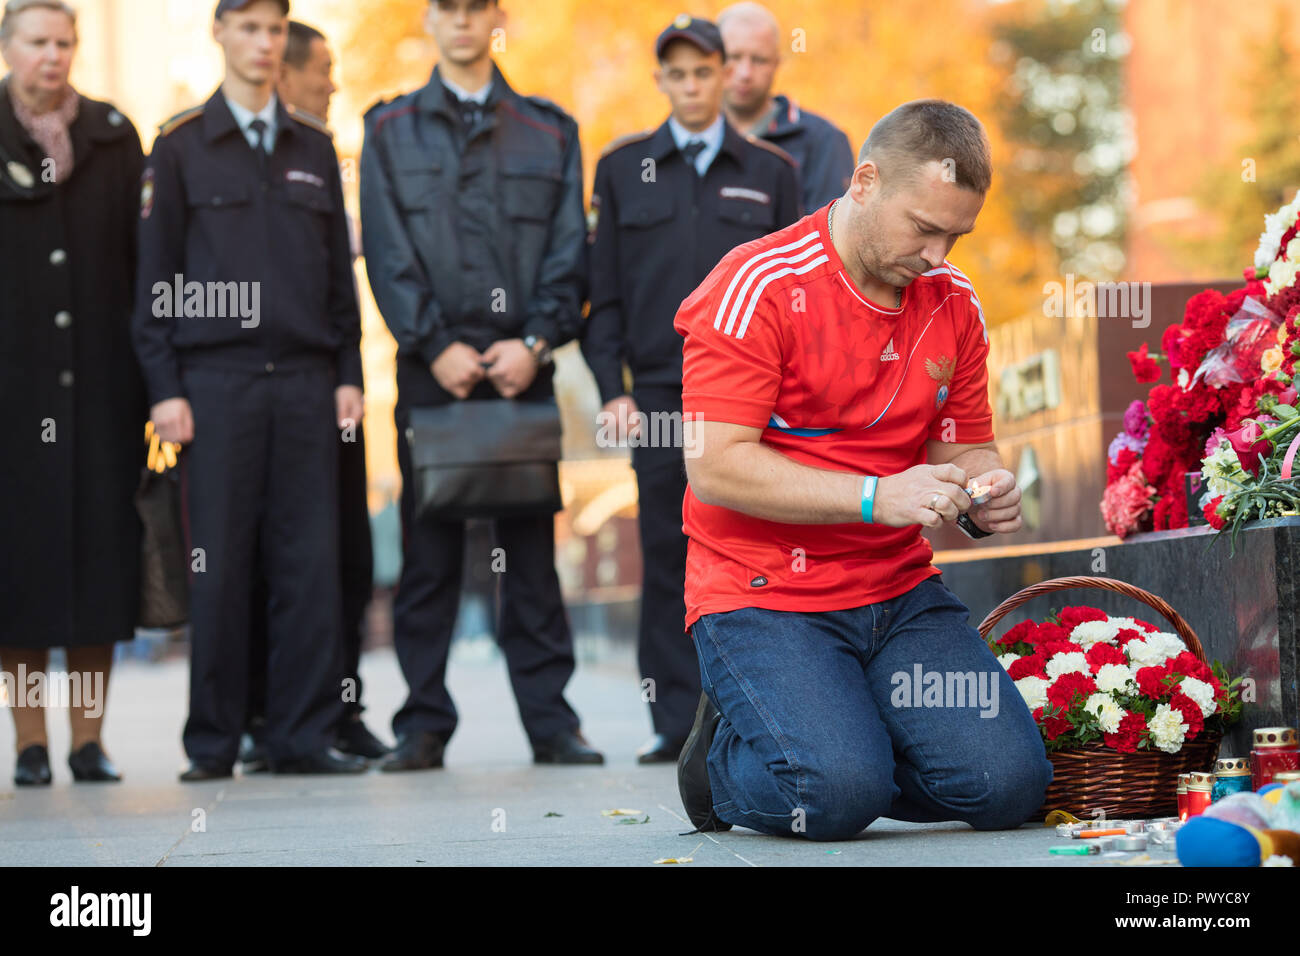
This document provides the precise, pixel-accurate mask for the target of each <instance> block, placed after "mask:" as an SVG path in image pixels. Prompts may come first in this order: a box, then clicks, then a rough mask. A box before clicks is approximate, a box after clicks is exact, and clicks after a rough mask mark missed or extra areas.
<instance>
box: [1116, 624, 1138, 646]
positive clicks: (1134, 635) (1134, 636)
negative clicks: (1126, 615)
mask: <svg viewBox="0 0 1300 956" xmlns="http://www.w3.org/2000/svg"><path fill="white" fill-rule="evenodd" d="M1140 640H1142V635H1141V634H1139V633H1138V632H1137V631H1135V630H1133V628H1131V627H1121V628H1120V629H1119V633H1118V634H1117V635H1115V643H1116V644H1118V645H1119V646H1120V647H1123V646H1124V645H1125V644H1127V643H1128V642H1129V641H1140Z"/></svg>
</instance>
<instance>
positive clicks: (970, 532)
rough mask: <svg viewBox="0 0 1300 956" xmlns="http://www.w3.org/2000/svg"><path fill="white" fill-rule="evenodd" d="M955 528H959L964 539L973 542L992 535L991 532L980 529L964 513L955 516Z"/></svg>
mask: <svg viewBox="0 0 1300 956" xmlns="http://www.w3.org/2000/svg"><path fill="white" fill-rule="evenodd" d="M957 527H959V528H961V531H962V534H964V535H966V537H968V538H970V539H971V540H975V539H978V538H987V537H988V536H989V535H991V534H992V533H993V532H992V531H985V530H984V529H983V528H981V527H980V526H979V525H977V524H976V523H975V522H974V521H973V520H972V519H971V516H970V515H968V514H966V513H965V512H962V513H961V514H959V515H958V516H957Z"/></svg>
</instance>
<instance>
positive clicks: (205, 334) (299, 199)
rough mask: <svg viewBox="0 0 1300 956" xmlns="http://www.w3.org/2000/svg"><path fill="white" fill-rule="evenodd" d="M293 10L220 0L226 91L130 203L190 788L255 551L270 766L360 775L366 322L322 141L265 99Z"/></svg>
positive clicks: (260, 1) (244, 651)
mask: <svg viewBox="0 0 1300 956" xmlns="http://www.w3.org/2000/svg"><path fill="white" fill-rule="evenodd" d="M288 13H289V4H288V0H221V2H220V3H219V4H218V6H217V10H216V24H215V27H214V36H215V37H216V40H217V42H218V43H220V44H221V46H222V47H223V50H224V52H225V59H226V76H225V79H224V81H223V83H222V86H221V89H220V90H218V91H217V92H216V93H215V94H214V95H213V96H212V98H211V99H209V100H208V101H207V103H205V104H204V105H202V106H200V107H196V108H195V109H192V110H189V111H187V112H185V113H182V114H180V115H179V116H177V117H175V118H174V119H172V120H171V121H169V122H168V123H167V124H165V125H164V126H163V128H162V130H161V134H160V135H159V137H158V139H157V142H156V143H155V145H154V150H153V155H152V156H151V157H150V159H149V163H148V166H147V167H146V170H145V175H144V184H143V192H142V196H141V209H140V230H139V237H140V240H139V242H140V246H139V258H140V262H139V276H138V283H137V295H136V311H135V316H134V321H133V334H134V339H135V348H136V353H137V355H138V356H139V359H140V365H141V368H142V369H143V371H144V376H145V381H146V384H147V387H148V390H149V395H150V401H151V402H152V405H153V407H152V411H151V415H152V418H153V421H154V423H155V425H156V426H157V428H158V431H159V433H160V435H161V437H162V438H163V439H164V440H166V441H173V442H179V443H181V444H182V445H183V446H185V447H184V451H183V453H182V466H181V467H182V482H183V493H184V495H185V498H186V501H187V509H186V515H187V519H188V533H189V539H190V540H189V545H190V547H191V555H192V558H193V560H192V563H191V574H190V592H191V663H190V713H189V719H188V720H187V721H186V724H185V731H184V744H185V751H186V754H187V755H188V756H189V759H190V767H189V769H188V770H187V771H186V772H185V773H183V774H182V776H181V779H182V780H185V781H192V780H208V779H214V778H219V777H228V776H230V774H231V768H232V766H233V764H234V762H235V758H236V754H237V752H238V748H239V737H240V731H241V729H242V727H243V723H244V717H245V707H246V704H247V692H248V685H247V682H248V642H249V638H248V631H249V616H250V607H249V595H250V589H251V585H252V577H253V568H254V565H255V558H256V556H257V555H258V552H259V549H260V556H261V561H262V566H263V568H264V570H265V574H266V577H267V583H268V587H269V590H270V611H269V614H270V621H269V659H268V665H267V677H268V687H267V714H266V722H267V733H266V748H267V754H268V758H269V762H270V766H271V770H272V772H275V773H341V772H360V771H362V770H364V769H365V767H366V763H365V760H364V759H362V758H360V757H355V756H350V755H343V754H340V753H339V752H338V751H337V750H335V749H333V747H332V744H333V742H334V739H335V731H336V728H337V726H338V724H339V720H340V718H341V716H342V711H343V701H342V691H341V683H342V675H343V661H342V635H341V632H340V613H341V612H340V603H339V583H338V582H339V554H338V444H339V441H340V437H341V435H340V430H342V431H343V432H345V433H346V430H347V428H348V426H349V425H350V424H353V423H355V422H359V421H360V420H361V415H362V396H361V385H362V380H361V354H360V349H359V342H360V337H361V320H360V314H359V312H358V309H357V300H356V290H355V288H354V284H353V278H352V261H351V255H350V249H349V241H348V229H347V221H346V219H345V215H344V208H343V190H342V181H341V178H340V175H339V168H338V159H337V157H336V155H335V152H334V147H333V143H332V142H331V140H330V137H329V134H328V132H327V131H326V130H325V129H324V128H323V127H322V126H321V125H320V123H319V122H318V121H315V120H312V119H310V118H308V117H304V116H301V115H297V114H294V113H292V112H290V111H289V110H287V109H286V108H285V107H284V106H283V105H282V104H281V103H280V102H279V100H278V99H277V98H276V96H275V81H276V77H277V75H278V71H279V67H280V59H281V57H282V56H283V53H284V46H285V37H286V34H287V17H288Z"/></svg>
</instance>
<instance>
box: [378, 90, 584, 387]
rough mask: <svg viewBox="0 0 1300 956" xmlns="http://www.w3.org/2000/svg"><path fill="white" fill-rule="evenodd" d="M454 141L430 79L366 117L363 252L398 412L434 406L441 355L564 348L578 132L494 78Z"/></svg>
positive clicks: (576, 223) (577, 230)
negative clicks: (515, 343) (461, 350)
mask: <svg viewBox="0 0 1300 956" xmlns="http://www.w3.org/2000/svg"><path fill="white" fill-rule="evenodd" d="M492 76H493V83H492V89H491V91H490V93H489V95H488V98H487V101H486V103H485V105H484V108H483V111H482V116H481V118H480V119H479V120H478V122H477V123H476V124H475V125H474V126H473V127H472V128H466V127H465V126H464V125H463V124H462V119H461V117H460V115H459V114H458V111H457V110H456V108H455V106H454V103H453V101H452V98H451V97H450V96H449V94H448V92H447V88H446V87H445V86H444V85H443V82H442V77H441V73H440V71H439V70H438V69H437V68H435V69H434V71H433V76H432V78H431V79H430V81H429V83H428V85H426V86H425V87H423V88H422V89H419V90H416V91H415V92H412V93H407V94H406V95H404V96H400V97H398V98H397V99H395V100H393V101H391V102H388V103H380V104H377V105H376V106H374V107H373V108H371V109H370V111H369V112H367V113H366V123H365V125H366V135H365V147H364V149H363V150H362V154H361V240H362V246H363V251H364V254H365V257H366V272H367V274H368V275H369V278H370V286H371V289H373V291H374V294H375V301H376V302H377V303H378V305H379V310H380V312H381V313H382V314H383V317H384V321H385V322H386V323H387V324H388V328H389V330H390V331H391V332H392V334H393V337H394V338H395V339H396V340H397V347H398V369H397V381H398V391H399V394H400V396H401V400H402V401H403V402H404V403H407V404H411V403H418V402H421V401H437V400H438V396H437V395H436V393H435V391H434V390H435V383H434V380H433V376H432V374H431V373H430V371H429V368H430V366H431V365H432V364H433V362H434V360H435V359H436V358H437V357H438V356H439V354H441V353H442V351H443V350H444V349H445V348H446V347H447V346H448V345H451V344H452V343H453V342H456V341H460V342H464V343H466V344H468V345H470V346H473V347H474V348H476V349H478V350H479V351H482V350H484V349H486V348H487V347H488V346H490V345H491V344H492V343H493V342H497V341H500V340H503V339H510V338H525V337H527V336H529V335H536V336H539V337H541V338H544V339H546V341H547V343H548V344H549V345H550V346H551V347H552V348H554V347H556V346H559V345H562V344H564V343H565V342H568V341H570V340H572V339H573V338H575V337H576V336H577V334H578V332H579V330H580V326H581V314H582V302H583V298H584V295H585V289H584V283H583V280H584V266H585V262H584V260H585V251H586V250H585V244H584V237H585V235H586V227H585V221H584V212H583V203H582V149H581V145H580V143H579V141H578V125H577V123H576V122H575V121H574V120H573V119H572V118H571V117H570V116H569V115H568V114H567V113H565V112H564V110H562V109H560V108H559V107H558V106H556V105H555V104H554V103H551V102H550V101H549V100H545V99H542V98H540V97H534V96H522V95H520V94H519V93H516V92H515V91H514V90H513V89H512V88H511V87H510V85H509V84H508V83H507V82H506V79H505V77H504V76H503V75H502V73H501V71H500V70H499V69H497V68H496V67H495V66H494V67H493V71H492Z"/></svg>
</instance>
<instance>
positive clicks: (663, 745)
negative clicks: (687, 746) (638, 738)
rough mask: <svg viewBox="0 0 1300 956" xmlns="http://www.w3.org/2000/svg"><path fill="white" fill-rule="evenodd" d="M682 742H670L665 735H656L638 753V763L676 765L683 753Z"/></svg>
mask: <svg viewBox="0 0 1300 956" xmlns="http://www.w3.org/2000/svg"><path fill="white" fill-rule="evenodd" d="M682 743H683V742H682V741H680V740H669V739H668V738H667V737H665V736H664V735H663V734H655V735H654V736H653V737H651V738H650V739H649V740H647V741H646V742H645V743H643V744H642V745H641V747H640V749H638V750H637V752H636V762H637V763H676V762H677V755H678V754H680V753H681V752H682Z"/></svg>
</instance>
